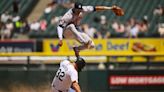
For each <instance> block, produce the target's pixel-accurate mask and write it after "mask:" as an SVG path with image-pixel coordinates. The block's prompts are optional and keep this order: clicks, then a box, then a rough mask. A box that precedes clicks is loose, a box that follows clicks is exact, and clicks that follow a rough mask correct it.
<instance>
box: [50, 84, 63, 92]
mask: <svg viewBox="0 0 164 92" xmlns="http://www.w3.org/2000/svg"><path fill="white" fill-rule="evenodd" d="M52 87H54V88H55V85H52ZM55 89H56V88H55ZM56 90H57V91H58V92H65V91H61V90H58V89H56Z"/></svg>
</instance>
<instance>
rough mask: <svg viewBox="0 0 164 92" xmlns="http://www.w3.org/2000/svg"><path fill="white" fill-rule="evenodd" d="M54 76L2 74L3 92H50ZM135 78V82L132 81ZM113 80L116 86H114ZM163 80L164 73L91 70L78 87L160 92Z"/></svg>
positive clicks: (100, 90)
mask: <svg viewBox="0 0 164 92" xmlns="http://www.w3.org/2000/svg"><path fill="white" fill-rule="evenodd" d="M55 72H56V71H55V70H51V71H0V81H1V82H0V91H1V92H40V91H41V92H50V85H51V81H52V79H53V77H54V75H55ZM134 78H135V81H132V80H134ZM150 78H151V80H150ZM113 80H114V82H111V81H113ZM128 80H131V82H128ZM163 80H164V71H163V70H89V71H83V72H81V73H80V74H79V83H80V86H81V88H82V90H83V92H114V91H118V90H121V91H126V90H136V91H141V90H143V91H144V90H145V91H144V92H146V91H152V90H153V91H154V92H160V91H164V87H163V86H164V81H163Z"/></svg>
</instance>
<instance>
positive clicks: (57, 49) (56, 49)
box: [50, 43, 59, 52]
mask: <svg viewBox="0 0 164 92" xmlns="http://www.w3.org/2000/svg"><path fill="white" fill-rule="evenodd" d="M50 48H51V51H52V52H57V51H59V44H56V45H55V44H53V43H50Z"/></svg>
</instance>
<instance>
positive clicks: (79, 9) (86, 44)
mask: <svg viewBox="0 0 164 92" xmlns="http://www.w3.org/2000/svg"><path fill="white" fill-rule="evenodd" d="M99 10H112V11H113V12H114V13H115V14H116V15H118V16H122V15H124V11H123V10H122V9H121V8H120V7H118V6H116V5H113V6H112V7H108V6H83V5H82V4H81V3H75V4H74V7H73V8H71V9H69V10H68V12H66V13H65V14H64V16H63V17H62V18H61V19H60V21H59V25H58V26H57V32H58V37H59V46H62V44H63V42H62V39H63V35H64V37H65V38H74V39H76V40H77V41H78V42H80V43H81V45H80V46H75V47H73V50H74V51H75V55H76V57H79V51H80V50H84V49H91V48H94V42H93V41H92V39H91V38H90V37H89V36H88V35H87V34H85V33H84V32H83V31H82V30H80V29H79V25H80V20H81V19H82V17H83V16H84V14H86V13H88V12H93V11H99Z"/></svg>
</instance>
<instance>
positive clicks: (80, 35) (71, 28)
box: [58, 6, 95, 46]
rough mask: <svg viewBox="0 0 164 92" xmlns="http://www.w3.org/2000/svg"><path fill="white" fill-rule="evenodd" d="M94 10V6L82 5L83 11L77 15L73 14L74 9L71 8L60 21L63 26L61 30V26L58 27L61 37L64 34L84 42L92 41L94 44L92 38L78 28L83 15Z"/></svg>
mask: <svg viewBox="0 0 164 92" xmlns="http://www.w3.org/2000/svg"><path fill="white" fill-rule="evenodd" d="M93 11H95V7H94V6H82V12H80V14H79V15H75V14H73V10H72V9H69V10H68V12H66V13H65V14H64V16H63V17H62V18H61V20H60V21H59V25H60V26H62V28H63V29H62V31H61V28H60V27H58V36H59V39H61V40H62V39H63V38H62V35H64V37H65V38H74V39H76V40H77V41H79V42H80V43H82V44H83V43H84V44H86V43H88V41H91V44H90V45H93V46H94V43H93V41H92V39H91V38H90V37H89V36H88V35H87V34H86V33H84V32H83V31H81V30H80V29H79V28H78V26H79V24H80V20H81V19H82V17H83V15H84V14H85V13H87V12H93Z"/></svg>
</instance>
